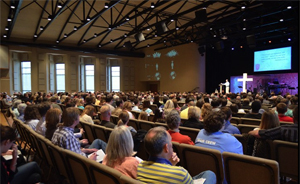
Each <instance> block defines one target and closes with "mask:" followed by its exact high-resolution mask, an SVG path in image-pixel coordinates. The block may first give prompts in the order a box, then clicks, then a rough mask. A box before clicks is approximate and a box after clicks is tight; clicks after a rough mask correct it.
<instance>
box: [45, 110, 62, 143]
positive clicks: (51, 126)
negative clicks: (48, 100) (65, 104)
mask: <svg viewBox="0 0 300 184" xmlns="http://www.w3.org/2000/svg"><path fill="white" fill-rule="evenodd" d="M61 115H62V113H61V111H60V110H59V109H57V108H53V109H49V110H48V111H47V113H46V118H45V120H46V132H45V137H46V138H47V139H49V140H50V141H51V139H52V136H53V134H54V132H55V131H56V129H57V127H58V125H59V123H60V121H61Z"/></svg>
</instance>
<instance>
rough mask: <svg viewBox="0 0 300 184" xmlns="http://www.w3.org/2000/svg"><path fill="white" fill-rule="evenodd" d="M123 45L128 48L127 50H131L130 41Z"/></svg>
mask: <svg viewBox="0 0 300 184" xmlns="http://www.w3.org/2000/svg"><path fill="white" fill-rule="evenodd" d="M124 45H125V47H126V48H128V49H131V48H132V44H131V42H130V41H128V42H125V43H124Z"/></svg>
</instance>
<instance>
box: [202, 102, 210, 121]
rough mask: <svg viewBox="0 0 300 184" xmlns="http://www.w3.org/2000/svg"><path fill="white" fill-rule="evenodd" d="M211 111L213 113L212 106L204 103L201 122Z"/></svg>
mask: <svg viewBox="0 0 300 184" xmlns="http://www.w3.org/2000/svg"><path fill="white" fill-rule="evenodd" d="M211 111H212V107H211V105H210V104H209V103H204V104H203V106H202V108H201V116H200V120H203V119H204V118H205V117H206V116H207V115H208V114H209V113H210V112H211Z"/></svg>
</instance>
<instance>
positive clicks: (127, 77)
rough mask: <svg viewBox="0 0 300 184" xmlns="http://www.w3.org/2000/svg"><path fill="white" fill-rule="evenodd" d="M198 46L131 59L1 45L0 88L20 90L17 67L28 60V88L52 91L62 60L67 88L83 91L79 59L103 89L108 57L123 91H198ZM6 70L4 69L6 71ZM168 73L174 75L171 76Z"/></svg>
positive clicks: (201, 76) (201, 75) (201, 63)
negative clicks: (117, 70) (56, 67)
mask: <svg viewBox="0 0 300 184" xmlns="http://www.w3.org/2000/svg"><path fill="white" fill-rule="evenodd" d="M197 49H198V45H197V44H193V43H191V44H185V45H182V46H177V47H172V48H169V49H163V50H160V51H159V52H160V53H161V57H160V58H158V59H154V58H153V56H152V57H149V55H152V54H153V53H155V52H156V51H154V48H147V49H145V50H143V51H141V52H145V54H146V57H145V58H131V57H111V56H107V55H102V54H91V53H81V52H72V51H62V50H50V49H42V48H36V47H23V46H3V45H1V50H0V51H1V55H2V54H4V56H5V54H6V56H7V59H5V60H7V63H6V64H7V69H4V70H3V69H1V79H0V82H1V84H0V87H1V88H0V91H1V92H2V91H6V92H8V93H9V94H13V93H14V92H18V91H21V90H22V89H21V75H20V70H19V69H18V68H20V62H21V61H31V85H32V86H31V89H32V91H33V92H35V91H41V92H51V91H55V78H54V77H55V76H54V72H55V71H54V64H55V63H61V62H62V63H65V79H66V83H65V85H66V88H65V89H66V91H70V92H75V91H80V90H82V83H81V82H80V78H81V76H80V64H82V62H83V63H91V64H94V65H95V91H97V90H99V91H100V90H103V91H105V90H106V82H107V81H106V78H107V74H106V65H107V61H108V60H110V66H120V68H121V81H120V85H121V90H122V91H131V90H141V91H145V90H149V85H158V88H157V89H158V90H159V91H190V90H192V89H194V88H196V87H199V89H198V90H200V91H205V56H200V54H199V52H198V50H197ZM173 50H174V51H176V52H177V54H176V55H174V52H173V55H172V51H173ZM167 55H169V56H167ZM147 56H148V57H147ZM172 61H173V64H172V65H171V63H172ZM3 62H4V60H3V59H2V58H1V64H2V63H3ZM17 63H19V65H18V64H17ZM156 63H157V64H158V68H157V69H158V71H159V72H160V76H161V77H160V79H159V80H157V78H155V73H156ZM4 64H5V63H4ZM145 66H147V67H145ZM5 71H7V72H6V73H5ZM172 72H173V73H172ZM171 73H172V74H173V75H170V74H171ZM3 75H4V76H3ZM149 76H150V78H149Z"/></svg>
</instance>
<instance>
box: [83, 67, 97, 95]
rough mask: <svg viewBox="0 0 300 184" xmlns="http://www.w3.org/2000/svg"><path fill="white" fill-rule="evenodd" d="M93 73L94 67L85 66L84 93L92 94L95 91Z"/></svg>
mask: <svg viewBox="0 0 300 184" xmlns="http://www.w3.org/2000/svg"><path fill="white" fill-rule="evenodd" d="M94 75H95V71H94V65H85V83H86V89H85V91H89V92H94V90H95V82H94V81H95V76H94Z"/></svg>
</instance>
